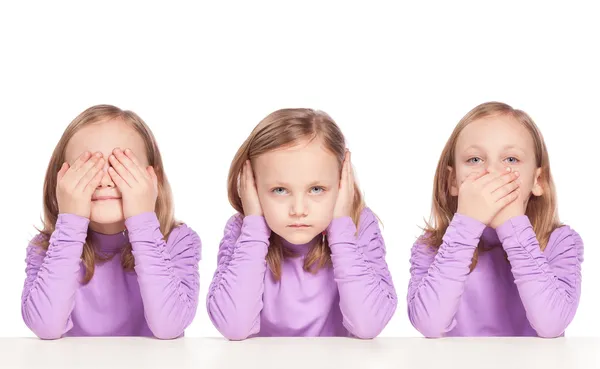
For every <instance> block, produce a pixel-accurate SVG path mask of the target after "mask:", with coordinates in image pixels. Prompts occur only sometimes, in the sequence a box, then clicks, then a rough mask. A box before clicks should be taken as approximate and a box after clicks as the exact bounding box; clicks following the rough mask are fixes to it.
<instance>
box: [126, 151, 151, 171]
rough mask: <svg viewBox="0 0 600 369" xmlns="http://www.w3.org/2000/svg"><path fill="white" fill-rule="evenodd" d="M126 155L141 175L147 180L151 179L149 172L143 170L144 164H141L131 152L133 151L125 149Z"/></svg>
mask: <svg viewBox="0 0 600 369" xmlns="http://www.w3.org/2000/svg"><path fill="white" fill-rule="evenodd" d="M124 153H125V156H127V158H129V160H131V162H132V163H133V165H134V166H135V168H137V170H138V171H139V173H140V174H142V175H144V176H145V177H146V178H150V177H151V175H150V173H149V172H148V171H147V170H145V171H144V170H142V168H143V167H144V166H143V165H142V163H141V162H140V160H139V159H138V157H137V156H136V155H135V154H134V153H133V151H131V149H125V151H124Z"/></svg>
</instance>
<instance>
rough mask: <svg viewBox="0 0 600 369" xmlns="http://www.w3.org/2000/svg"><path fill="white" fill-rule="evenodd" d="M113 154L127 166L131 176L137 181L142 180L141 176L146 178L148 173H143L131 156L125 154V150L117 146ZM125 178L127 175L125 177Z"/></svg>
mask: <svg viewBox="0 0 600 369" xmlns="http://www.w3.org/2000/svg"><path fill="white" fill-rule="evenodd" d="M113 155H114V156H115V157H116V158H117V159H118V160H119V163H121V165H123V167H125V168H126V169H127V171H128V172H129V173H130V174H131V177H132V178H133V179H134V180H135V181H136V182H140V180H138V178H139V179H141V178H145V177H146V174H145V173H142V170H141V168H140V167H139V166H137V165H136V164H135V163H134V162H133V161H132V160H131V158H129V157H128V156H127V155H125V153H124V152H123V150H121V149H119V148H117V149H114V150H113ZM124 178H125V177H124ZM125 180H127V178H125ZM128 183H129V184H130V185H131V184H132V183H131V182H129V181H128Z"/></svg>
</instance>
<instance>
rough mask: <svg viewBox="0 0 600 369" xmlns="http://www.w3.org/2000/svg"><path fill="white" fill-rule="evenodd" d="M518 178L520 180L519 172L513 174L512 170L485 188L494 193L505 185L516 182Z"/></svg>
mask: <svg viewBox="0 0 600 369" xmlns="http://www.w3.org/2000/svg"><path fill="white" fill-rule="evenodd" d="M517 178H519V172H513V171H512V170H511V171H510V172H505V173H502V174H501V175H499V176H497V177H496V178H494V179H493V180H491V181H490V182H488V183H487V184H486V185H484V187H485V188H486V189H487V190H489V191H490V192H494V191H496V190H497V189H499V188H500V187H502V186H504V185H505V184H507V183H510V182H513V181H515V180H516V179H517Z"/></svg>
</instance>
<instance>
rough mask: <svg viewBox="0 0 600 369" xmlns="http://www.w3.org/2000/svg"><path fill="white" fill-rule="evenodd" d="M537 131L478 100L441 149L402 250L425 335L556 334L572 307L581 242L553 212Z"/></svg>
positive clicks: (414, 311)
mask: <svg viewBox="0 0 600 369" xmlns="http://www.w3.org/2000/svg"><path fill="white" fill-rule="evenodd" d="M556 204H557V202H556V193H555V189H554V183H553V180H552V176H551V174H550V162H549V160H548V152H547V150H546V145H545V143H544V140H543V137H542V134H541V133H540V131H539V130H538V128H537V126H536V125H535V123H534V122H533V120H532V119H531V118H530V117H529V116H528V115H527V114H526V113H524V112H523V111H521V110H516V109H513V108H512V107H510V106H508V105H506V104H503V103H498V102H489V103H484V104H481V105H479V106H477V107H475V108H474V109H473V110H471V111H470V112H469V113H467V115H466V116H465V117H464V118H463V119H462V120H461V121H460V122H459V123H458V125H457V126H456V128H455V129H454V132H453V133H452V135H451V136H450V139H449V140H448V142H447V143H446V147H445V148H444V150H443V151H442V155H441V158H440V160H439V163H438V167H437V171H436V174H435V181H434V192H433V209H432V214H431V224H429V225H428V227H427V229H426V232H425V234H424V235H423V236H422V237H421V238H420V239H419V240H418V241H417V242H416V243H415V244H414V246H413V248H412V256H411V259H410V263H411V267H410V273H411V279H410V283H409V286H408V296H407V300H408V315H409V318H410V321H411V322H412V324H413V326H414V327H415V328H416V329H417V330H419V331H420V332H421V333H422V334H423V335H425V336H427V337H442V336H540V337H557V336H561V335H563V334H564V331H565V329H566V328H567V326H568V325H569V323H570V322H571V320H572V319H573V317H574V316H575V312H576V311H577V305H578V303H579V296H580V293H581V263H582V261H583V242H582V240H581V238H580V237H579V235H578V234H577V233H576V232H575V231H574V230H573V229H571V228H570V227H568V226H566V225H562V224H561V223H560V222H559V220H558V214H557V206H556Z"/></svg>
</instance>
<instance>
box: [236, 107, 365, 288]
mask: <svg viewBox="0 0 600 369" xmlns="http://www.w3.org/2000/svg"><path fill="white" fill-rule="evenodd" d="M314 139H320V140H321V141H322V143H323V146H324V147H325V148H326V149H327V150H329V151H330V152H331V153H332V154H333V155H335V157H336V158H337V160H338V163H339V168H340V173H341V170H342V165H343V161H344V155H345V151H346V142H345V139H344V135H343V134H342V132H341V130H340V128H339V127H338V125H337V124H336V123H335V122H334V121H333V119H331V117H330V116H329V115H327V114H326V113H324V112H322V111H315V110H312V109H281V110H277V111H275V112H273V113H271V114H269V115H268V116H267V117H266V118H264V119H263V120H262V121H261V122H260V123H259V124H258V125H257V126H256V127H255V128H254V130H253V131H252V133H250V136H249V137H248V138H247V139H246V141H244V143H243V144H242V146H241V147H240V148H239V149H238V151H237V153H236V154H235V157H234V159H233V161H232V163H231V167H230V168H229V176H228V179H227V194H228V197H229V203H230V204H231V206H233V208H234V209H235V210H236V211H237V212H239V213H240V214H242V215H244V209H243V207H242V200H241V198H240V197H239V195H238V177H239V175H240V174H241V170H242V167H243V165H244V163H245V162H246V160H248V159H250V160H253V159H255V158H257V157H259V156H260V155H262V154H265V153H267V152H270V151H273V150H277V149H280V148H285V147H290V146H293V145H295V144H297V143H300V142H301V141H305V140H307V141H309V142H310V141H312V140H314ZM364 207H365V204H364V201H363V198H362V195H361V193H360V190H359V188H358V185H357V183H356V182H355V183H354V201H353V207H352V214H351V217H352V220H353V221H354V224H356V227H357V229H358V221H359V218H360V213H361V211H362V210H363V208H364ZM269 241H270V246H269V250H268V252H267V257H266V260H267V264H268V266H269V268H270V270H271V273H272V274H273V276H274V278H275V280H279V279H280V278H281V263H282V261H283V258H284V257H292V256H294V254H293V253H292V252H291V251H290V250H288V249H286V248H284V247H283V245H282V242H281V239H280V237H279V236H278V235H276V234H275V233H274V232H273V233H271V238H270V240H269ZM330 262H331V249H330V248H329V244H328V241H327V239H326V238H325V237H323V239H322V240H320V241H318V242H317V243H316V244H315V245H314V246H313V247H312V248H311V249H310V250H309V252H308V254H307V255H306V258H305V260H304V270H305V271H308V272H311V273H316V272H317V271H318V270H319V269H321V268H322V267H323V266H325V265H327V264H329V263H330Z"/></svg>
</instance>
